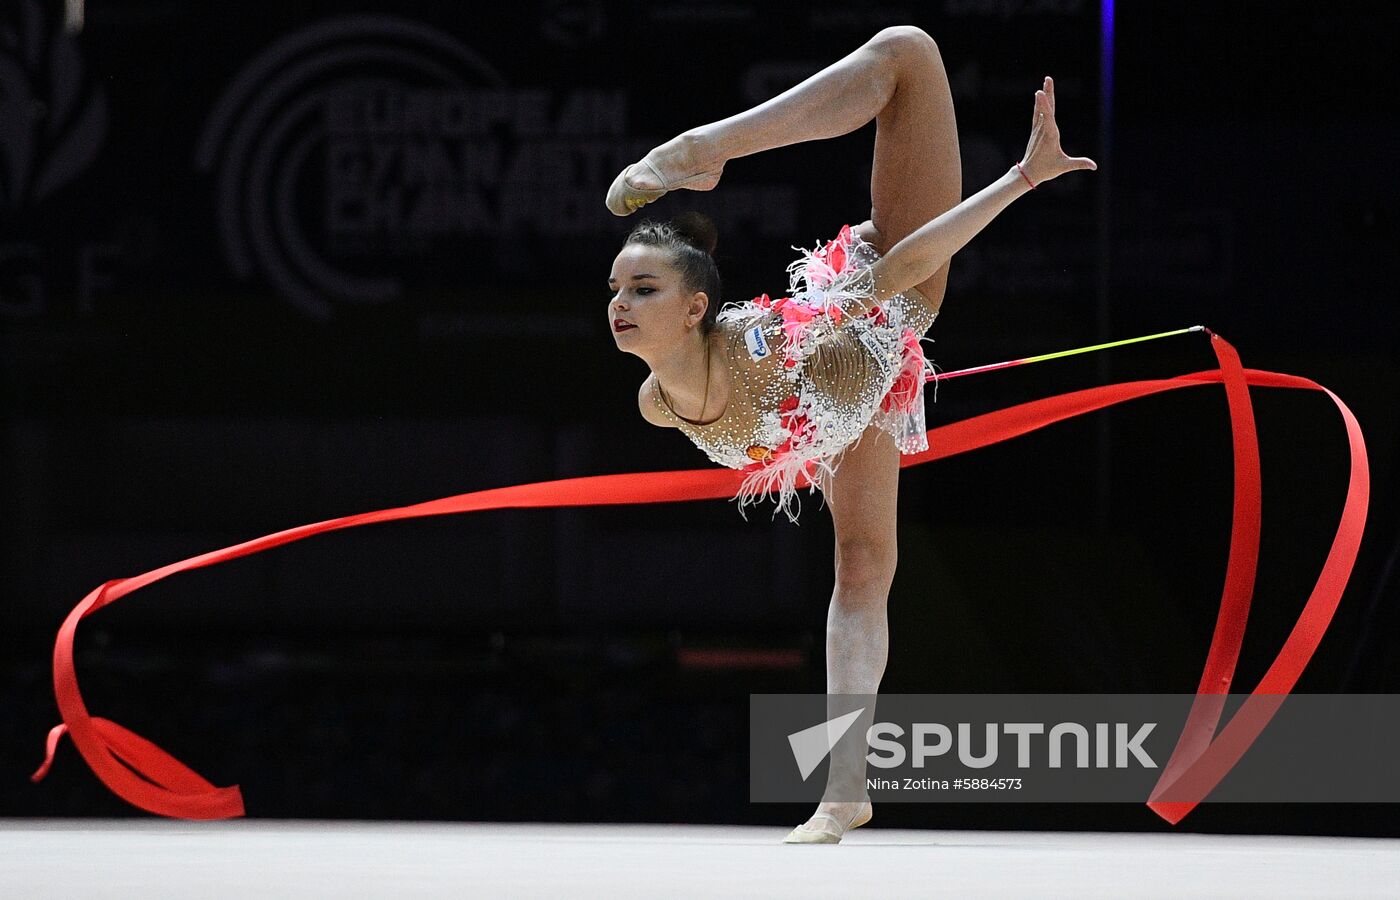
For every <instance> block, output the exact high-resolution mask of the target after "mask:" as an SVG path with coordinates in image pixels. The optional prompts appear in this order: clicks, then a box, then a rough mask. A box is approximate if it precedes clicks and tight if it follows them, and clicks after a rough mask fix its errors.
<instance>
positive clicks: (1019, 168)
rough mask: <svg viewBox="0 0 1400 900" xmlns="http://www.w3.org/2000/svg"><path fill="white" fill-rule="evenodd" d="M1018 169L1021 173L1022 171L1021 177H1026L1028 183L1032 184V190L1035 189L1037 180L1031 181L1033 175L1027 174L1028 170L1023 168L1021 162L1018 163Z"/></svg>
mask: <svg viewBox="0 0 1400 900" xmlns="http://www.w3.org/2000/svg"><path fill="white" fill-rule="evenodd" d="M1016 171H1017V172H1020V173H1021V177H1022V178H1024V179H1026V184H1028V185H1030V186H1031V190H1035V182H1034V181H1031V177H1030V176H1029V175H1027V174H1026V170H1025V169H1023V168H1021V164H1020V163H1017V164H1016Z"/></svg>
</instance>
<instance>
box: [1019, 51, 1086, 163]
mask: <svg viewBox="0 0 1400 900" xmlns="http://www.w3.org/2000/svg"><path fill="white" fill-rule="evenodd" d="M1098 167H1099V166H1098V163H1096V162H1094V161H1093V160H1092V159H1090V158H1089V157H1087V156H1066V155H1065V151H1063V150H1061V149H1060V126H1059V125H1057V124H1055V82H1054V81H1053V80H1052V79H1051V78H1050V76H1049V75H1046V76H1045V88H1044V90H1039V91H1036V92H1035V110H1034V111H1033V112H1032V113H1031V139H1030V142H1029V143H1027V144H1026V155H1025V156H1024V157H1022V159H1021V168H1022V169H1024V170H1025V173H1026V175H1027V177H1029V178H1030V180H1031V181H1032V182H1034V183H1035V184H1040V183H1041V182H1042V181H1049V180H1050V179H1052V178H1057V177H1059V176H1061V175H1063V174H1065V173H1066V172H1073V171H1075V170H1076V169H1090V170H1093V169H1097V168H1098Z"/></svg>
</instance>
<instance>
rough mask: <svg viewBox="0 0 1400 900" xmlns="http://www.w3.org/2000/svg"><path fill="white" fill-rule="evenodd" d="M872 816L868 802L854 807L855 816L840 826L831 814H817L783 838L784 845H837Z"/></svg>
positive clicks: (865, 801)
mask: <svg viewBox="0 0 1400 900" xmlns="http://www.w3.org/2000/svg"><path fill="white" fill-rule="evenodd" d="M873 814H874V808H873V807H872V806H871V805H870V801H869V800H862V801H861V803H860V806H858V807H856V814H855V816H853V817H852V818H851V821H850V822H849V823H848V824H846V825H842V824H841V823H840V822H839V821H837V819H836V817H835V816H833V815H832V814H831V813H824V812H819V813H817V814H816V815H814V816H812V818H810V819H808V820H807V821H806V822H803V823H802V824H801V825H798V826H797V827H796V828H794V829H793V830H792V831H791V832H790V833H789V834H788V836H787V837H785V838H783V843H784V844H839V843H841V838H842V837H844V836H845V834H846V832H848V831H851V830H853V829H856V828H859V827H860V826H862V825H864V824H865V823H866V822H869V821H870V817H871V816H872V815H873Z"/></svg>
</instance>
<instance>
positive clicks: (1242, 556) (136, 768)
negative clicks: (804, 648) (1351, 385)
mask: <svg viewBox="0 0 1400 900" xmlns="http://www.w3.org/2000/svg"><path fill="white" fill-rule="evenodd" d="M1185 330H1203V331H1205V332H1206V333H1207V334H1209V335H1210V339H1211V347H1212V349H1213V350H1214V351H1215V354H1216V358H1217V360H1218V361H1219V365H1220V368H1219V369H1217V370H1207V371H1203V372H1195V373H1191V374H1189V375H1180V376H1177V377H1175V378H1167V379H1159V380H1149V381H1133V382H1122V383H1119V384H1110V385H1104V386H1101V387H1095V388H1089V389H1087V390H1081V391H1074V392H1070V393H1066V394H1060V395H1057V396H1054V397H1048V398H1045V399H1042V400H1035V401H1032V402H1029V403H1023V404H1020V405H1017V406H1012V407H1008V408H1006V409H1001V410H996V411H994V412H990V413H986V414H984V415H981V416H976V417H974V418H971V419H966V420H963V421H961V422H954V423H952V424H949V425H944V426H941V427H939V428H934V429H932V430H930V431H928V432H927V437H928V443H929V449H928V450H925V451H923V452H921V453H916V454H910V455H907V456H903V457H902V458H901V460H900V465H901V467H908V466H915V465H921V464H923V463H928V462H933V461H934V460H938V459H945V458H947V457H950V456H956V455H957V454H959V453H966V452H968V451H971V450H976V449H979V448H981V447H987V446H990V445H992V444H997V443H1000V442H1002V441H1006V440H1010V439H1012V438H1015V437H1019V436H1021V435H1023V434H1028V433H1030V432H1032V431H1037V430H1039V429H1041V428H1044V427H1046V426H1048V425H1051V424H1053V423H1055V422H1060V421H1063V420H1065V419H1070V418H1073V417H1075V416H1080V415H1084V414H1086V413H1090V412H1094V411H1096V410H1100V409H1104V408H1107V407H1110V406H1114V405H1116V404H1119V403H1124V402H1127V401H1129V400H1134V399H1137V398H1139V397H1146V396H1149V395H1152V394H1157V393H1161V392H1163V391H1171V390H1177V389H1179V388H1186V387H1197V386H1202V385H1209V384H1215V383H1221V384H1223V385H1224V387H1225V391H1226V397H1227V399H1228V401H1229V409H1230V421H1231V432H1232V435H1233V442H1234V471H1235V501H1234V512H1233V527H1232V533H1231V539H1230V560H1229V565H1228V567H1227V569H1226V575H1225V586H1224V590H1223V593H1222V595H1221V603H1220V612H1219V615H1218V616H1217V619H1216V625H1215V632H1214V635H1213V637H1212V639H1211V645H1210V649H1209V652H1208V653H1207V655H1206V662H1205V668H1204V671H1203V672H1202V675H1201V680H1200V683H1199V685H1198V687H1197V699H1196V702H1195V704H1194V705H1193V707H1192V710H1191V712H1190V714H1189V716H1188V719H1187V722H1186V725H1185V728H1184V729H1183V731H1182V734H1181V736H1180V738H1179V740H1178V742H1177V745H1176V749H1175V750H1174V751H1173V753H1172V756H1171V758H1170V759H1169V760H1168V762H1167V765H1166V766H1165V767H1164V769H1163V773H1162V776H1161V778H1160V779H1159V781H1158V784H1157V786H1156V788H1154V790H1153V792H1152V796H1151V798H1150V799H1149V802H1148V807H1149V808H1150V809H1152V810H1153V811H1154V812H1156V813H1157V814H1158V815H1160V816H1162V817H1163V818H1164V819H1166V820H1167V821H1169V822H1172V823H1173V824H1175V823H1177V822H1179V821H1181V819H1182V818H1183V817H1184V816H1185V815H1186V814H1187V813H1189V812H1190V811H1191V810H1192V809H1193V808H1195V806H1196V805H1197V804H1198V803H1199V802H1200V801H1201V800H1202V799H1204V797H1205V796H1206V795H1207V794H1208V793H1209V792H1210V791H1211V790H1212V789H1214V787H1215V785H1216V784H1218V783H1219V781H1220V779H1221V778H1223V777H1224V775H1225V773H1226V772H1228V771H1229V770H1230V768H1231V767H1232V766H1233V765H1234V764H1235V763H1236V762H1237V761H1238V760H1239V759H1240V757H1241V756H1242V755H1243V754H1244V752H1245V751H1246V750H1247V749H1248V748H1249V746H1250V745H1251V744H1252V743H1253V742H1254V740H1255V738H1257V737H1258V735H1259V733H1260V732H1261V731H1262V730H1263V728H1264V726H1265V725H1267V724H1268V722H1269V719H1270V718H1271V717H1272V715H1273V713H1274V711H1276V710H1277V708H1278V705H1279V704H1280V703H1281V702H1282V700H1283V695H1287V694H1288V693H1289V691H1291V690H1292V688H1293V686H1294V684H1296V682H1297V680H1298V677H1299V676H1300V675H1301V674H1302V671H1303V669H1304V668H1305V667H1306V666H1307V664H1308V661H1309V660H1310V659H1311V658H1312V655H1313V653H1314V652H1315V651H1316V649H1317V646H1318V644H1319V643H1320V642H1321V640H1322V636H1323V634H1324V633H1325V632H1326V630H1327V626H1328V625H1329V624H1330V622H1331V620H1332V616H1333V613H1334V612H1335V611H1336V608H1337V604H1338V602H1339V601H1340V600H1341V596H1342V592H1343V590H1344V589H1345V588H1346V583H1347V580H1348V578H1350V576H1351V571H1352V568H1353V566H1354V565H1355V562H1356V556H1357V552H1358V550H1359V548H1360V544H1361V535H1362V532H1363V530H1364V528H1365V524H1366V510H1367V506H1368V503H1369V499H1370V469H1369V467H1368V463H1367V458H1366V443H1365V440H1364V438H1363V437H1362V433H1361V427H1360V426H1359V425H1358V424H1357V421H1356V418H1355V416H1353V415H1352V412H1351V410H1350V409H1348V408H1347V406H1346V404H1344V403H1343V402H1342V401H1341V399H1340V398H1339V397H1337V395H1336V394H1334V393H1332V392H1331V391H1330V390H1328V389H1327V388H1325V387H1323V386H1321V385H1319V384H1317V383H1316V382H1314V381H1310V380H1309V379H1306V378H1300V377H1297V376H1294V375H1285V374H1280V373H1277V372H1266V371H1261V370H1258V369H1245V368H1243V367H1242V366H1241V364H1240V360H1239V356H1238V354H1237V353H1236V352H1235V349H1234V348H1233V347H1232V346H1230V344H1229V343H1228V342H1226V341H1225V340H1224V339H1223V338H1221V337H1220V336H1219V335H1217V334H1213V333H1211V332H1210V331H1209V329H1201V328H1199V327H1197V328H1193V329H1183V331H1185ZM1169 333H1171V334H1175V333H1179V332H1169ZM1154 337H1156V336H1154ZM1143 339H1145V338H1143ZM1143 339H1136V340H1143ZM1130 342H1131V341H1123V342H1118V344H1114V345H1111V346H1117V345H1119V344H1123V343H1130ZM1103 346H1110V345H1103ZM1069 352H1080V351H1069ZM1060 355H1065V354H1052V355H1051V356H1060ZM1045 358H1050V357H1038V358H1035V359H1045ZM1024 361H1030V360H1024ZM1024 361H1022V362H1024ZM1013 364H1015V363H1007V364H1000V365H997V366H990V367H981V368H979V369H978V370H967V371H965V372H963V373H947V374H941V375H939V376H938V377H939V378H940V379H942V378H948V377H952V376H954V375H957V374H970V373H971V372H973V371H990V370H992V369H995V368H1001V367H1005V366H1006V365H1013ZM1251 385H1253V386H1259V387H1279V388H1295V389H1303V390H1317V391H1322V392H1324V393H1326V394H1327V396H1329V397H1330V398H1331V399H1332V401H1333V402H1334V403H1335V404H1336V405H1337V409H1338V410H1339V411H1340V412H1341V415H1342V420H1343V422H1344V424H1345V426H1346V432H1347V439H1348V441H1349V443H1350V449H1351V474H1350V480H1349V484H1348V488H1347V496H1346V503H1345V505H1344V507H1343V509H1342V516H1341V522H1340V524H1339V526H1338V529H1337V534H1336V537H1335V538H1334V539H1333V542H1332V548H1331V552H1330V553H1329V554H1328V556H1327V561H1326V562H1325V564H1324V565H1323V568H1322V573H1321V575H1320V576H1319V577H1318V580H1317V583H1316V585H1315V586H1314V588H1313V591H1312V594H1311V595H1310V596H1309V598H1308V601H1307V603H1306V604H1305V605H1304V607H1303V611H1302V613H1301V615H1300V616H1299V618H1298V622H1297V624H1296V625H1295V626H1294V628H1293V630H1292V632H1291V633H1290V634H1289V636H1288V639H1287V640H1286V641H1285V643H1284V645H1283V648H1282V649H1281V650H1280V651H1279V653H1278V656H1277V657H1276V658H1275V659H1274V661H1273V663H1272V664H1271V665H1270V667H1269V670H1268V672H1267V673H1266V674H1265V675H1264V677H1263V679H1262V680H1261V681H1260V682H1259V685H1258V686H1257V687H1256V688H1255V690H1254V691H1253V692H1252V694H1251V696H1250V698H1249V699H1248V700H1247V701H1246V703H1245V705H1244V706H1243V707H1242V708H1241V709H1240V711H1239V712H1237V713H1236V714H1235V716H1234V717H1233V718H1232V719H1231V720H1230V722H1229V724H1228V726H1227V727H1226V728H1225V730H1224V731H1223V732H1221V734H1220V735H1219V736H1218V737H1217V738H1215V739H1214V740H1212V739H1211V738H1212V735H1213V734H1214V731H1215V727H1216V724H1217V723H1218V721H1219V716H1220V712H1221V708H1222V704H1223V700H1224V696H1223V695H1225V694H1227V693H1228V692H1229V687H1230V683H1231V680H1232V678H1233V675H1234V669H1235V665H1236V663H1237V661H1238V659H1239V652H1240V645H1241V643H1242V642H1243V640H1244V627H1245V621H1246V619H1247V617H1248V613H1249V603H1250V597H1251V595H1252V594H1253V591H1254V577H1255V571H1256V567H1257V563H1258V557H1259V520H1260V496H1261V486H1260V478H1259V448H1258V441H1257V437H1256V433H1255V428H1254V414H1253V408H1252V406H1251V404H1250V399H1249V386H1251ZM743 477H744V473H743V472H741V471H735V470H731V469H693V470H684V471H672V472H639V473H634V474H621V475H595V476H586V477H582V478H567V479H562V480H558V481H543V482H536V483H532V484H522V485H514V486H510V487H502V488H491V489H489V490H483V491H475V492H472V493H467V494H458V495H456V496H453V497H445V498H442V499H438V500H430V501H427V502H424V503H418V504H414V505H411V506H403V507H397V508H394V509H385V510H378V511H375V512H368V513H361V514H358V515H352V516H345V517H342V518H338V519H329V520H326V521H324V522H317V523H314V524H311V525H303V526H300V527H297V528H291V529H288V530H286V531H280V532H277V533H276V534H271V535H267V536H265V537H261V538H257V539H255V540H251V541H247V542H244V543H242V544H237V545H234V546H232V547H226V548H224V549H222V550H215V551H211V552H209V553H204V554H201V555H199V556H194V557H191V558H189V559H186V560H183V561H181V562H177V563H172V564H170V565H167V566H164V567H162V568H159V569H154V570H152V571H150V572H147V573H145V574H143V575H139V576H135V577H132V578H119V579H114V580H112V581H108V582H106V583H105V584H103V585H102V586H100V587H98V588H96V589H94V590H93V591H92V592H91V593H89V594H88V595H87V597H85V598H84V599H83V601H82V602H81V603H79V604H78V605H77V606H76V607H75V608H74V609H73V611H72V612H70V613H69V615H68V617H67V619H65V620H64V623H63V626H62V627H61V628H60V629H59V633H58V638H57V641H56V643H55V645H54V691H55V695H56V697H57V700H58V708H59V713H60V714H61V716H62V718H63V723H62V724H60V725H58V726H55V727H54V728H53V729H52V730H50V732H49V734H48V738H47V742H46V756H45V759H44V762H43V765H41V766H40V767H39V769H38V771H36V772H35V773H34V774H33V775H32V776H30V777H31V779H32V780H34V781H38V780H40V779H42V778H43V777H44V776H45V775H47V774H48V771H49V769H50V767H51V766H52V764H53V759H54V754H55V752H56V750H57V748H58V744H59V739H60V738H61V737H62V736H63V734H64V733H65V732H66V733H67V734H68V735H69V736H70V737H71V738H72V739H73V744H74V746H76V747H77V748H78V752H79V753H80V754H81V755H82V757H83V759H84V760H85V761H86V762H87V764H88V765H89V766H90V767H91V768H92V770H93V772H94V773H95V774H96V775H97V777H98V778H99V779H101V780H102V782H103V783H104V784H105V785H107V787H108V788H110V789H111V790H112V791H113V792H114V793H116V794H117V795H118V796H120V797H121V798H122V799H124V800H126V801H127V802H129V803H131V804H133V805H134V806H137V807H140V808H141V809H144V810H147V811H148V812H152V813H157V814H159V815H164V816H172V817H177V818H186V819H222V818H229V817H232V816H240V815H243V812H244V810H243V797H242V793H241V792H240V791H239V789H238V787H237V786H236V785H234V786H231V787H223V788H220V787H215V786H214V785H212V784H210V783H209V782H207V781H205V780H204V779H203V778H201V777H200V776H199V775H198V774H196V773H195V772H194V771H192V770H191V769H189V768H188V767H186V766H185V765H184V764H183V763H181V762H179V761H178V760H176V759H175V758H174V757H172V756H170V755H169V754H168V753H166V752H165V751H163V750H161V749H160V748H159V747H157V746H156V745H155V744H153V743H151V742H150V741H148V740H146V739H145V738H142V737H140V736H139V735H137V734H135V733H133V732H131V731H128V730H127V729H125V728H123V727H122V726H120V725H118V724H116V723H115V722H112V721H110V720H107V719H103V718H95V717H93V716H91V715H90V714H89V713H88V711H87V707H86V706H85V705H84V703H83V699H82V695H81V693H80V692H79V690H78V680H77V674H76V672H75V670H74V666H73V639H74V636H75V633H76V631H77V626H78V623H79V622H80V621H81V620H82V619H83V618H84V617H86V616H87V615H89V614H91V613H92V612H94V611H95V610H97V609H100V608H101V607H103V606H106V605H107V604H109V603H113V602H115V601H117V600H119V599H121V598H122V597H124V596H126V595H127V594H130V593H131V592H132V591H135V590H138V589H139V588H142V587H145V586H146V585H148V584H152V583H154V582H156V581H160V580H161V579H164V578H166V577H168V576H170V575H173V574H175V573H177V572H183V571H187V570H190V569H196V568H201V567H204V566H210V565H214V564H216V563H221V562H227V561H228V560H231V559H237V558H238V557H240V556H247V555H250V554H253V553H260V552H262V551H263V550H268V549H271V548H273V547H277V546H281V545H282V544H287V543H291V542H293V541H299V540H302V539H304V538H308V537H311V536H313V535H317V534H321V533H323V532H328V531H335V530H338V529H342V528H353V527H356V526H360V525H369V524H373V523H377V522H390V521H394V520H398V519H412V518H420V517H425V516H437V515H450V514H455V513H465V512H481V511H484V510H490V509H512V508H513V509H519V508H549V507H563V506H600V505H612V504H630V503H670V502H678V501H685V500H716V499H725V498H728V497H730V496H732V495H733V494H734V492H735V490H736V489H737V487H738V486H739V483H740V482H741V481H742V479H743ZM807 484H808V478H807V476H801V477H800V481H799V487H806V486H807Z"/></svg>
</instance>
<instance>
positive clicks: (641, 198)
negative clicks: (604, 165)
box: [606, 144, 724, 216]
mask: <svg viewBox="0 0 1400 900" xmlns="http://www.w3.org/2000/svg"><path fill="white" fill-rule="evenodd" d="M664 146H666V145H665V144H663V145H662V147H664ZM660 149H661V148H660V147H658V148H656V149H655V150H652V151H651V152H650V153H648V154H647V155H646V156H644V157H642V160H641V161H640V162H635V163H633V164H632V165H630V166H628V167H627V168H625V169H623V170H622V171H621V172H619V173H618V175H617V177H616V178H614V179H613V183H612V186H611V187H609V188H608V197H607V201H606V202H607V206H608V210H609V211H610V212H611V213H612V214H613V215H615V216H630V215H632V213H634V212H636V211H637V210H639V209H641V208H642V207H643V206H646V205H647V204H648V203H652V202H654V201H656V200H659V199H661V197H662V196H663V195H665V194H666V193H667V192H668V191H674V190H676V189H677V188H688V189H689V190H692V191H709V190H713V189H714V187H715V185H717V184H719V179H720V176H721V175H722V174H723V173H724V166H723V165H722V164H721V165H720V167H719V168H718V169H715V170H713V171H711V172H700V173H698V174H694V175H687V176H685V177H682V178H678V179H676V180H672V179H671V178H668V177H667V176H666V174H665V173H664V172H662V171H661V169H660V168H659V166H658V164H659V163H660V161H661V159H660V157H661V156H662V155H663V154H659V153H657V150H660ZM683 152H684V151H683ZM647 170H650V171H651V176H652V178H653V179H654V180H655V181H656V182H658V183H659V184H660V185H661V186H660V187H657V188H643V187H637V185H636V184H635V183H634V181H633V179H636V178H637V177H638V176H639V175H641V176H642V177H645V175H646V172H647Z"/></svg>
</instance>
